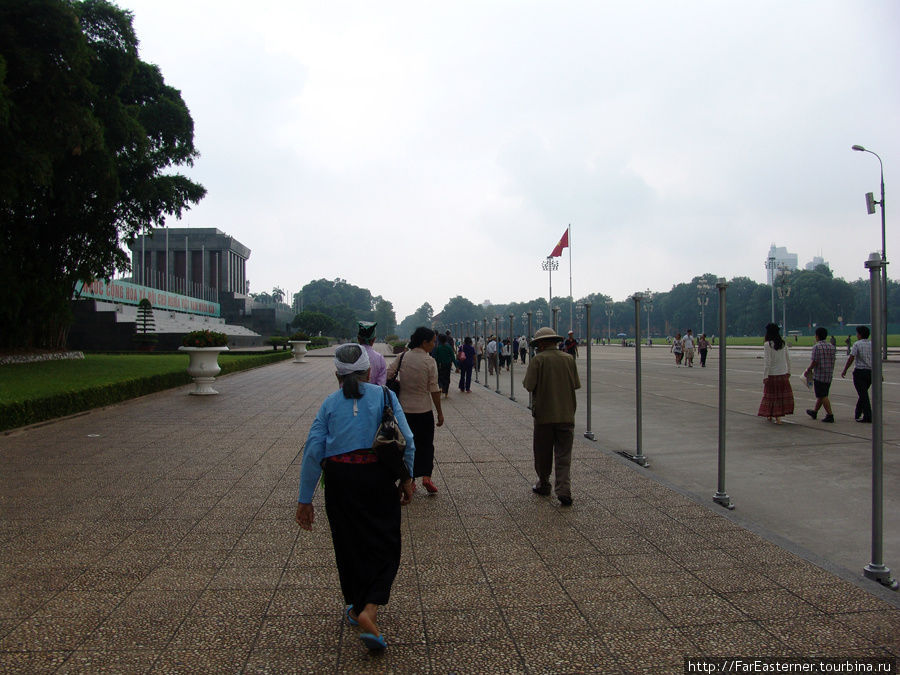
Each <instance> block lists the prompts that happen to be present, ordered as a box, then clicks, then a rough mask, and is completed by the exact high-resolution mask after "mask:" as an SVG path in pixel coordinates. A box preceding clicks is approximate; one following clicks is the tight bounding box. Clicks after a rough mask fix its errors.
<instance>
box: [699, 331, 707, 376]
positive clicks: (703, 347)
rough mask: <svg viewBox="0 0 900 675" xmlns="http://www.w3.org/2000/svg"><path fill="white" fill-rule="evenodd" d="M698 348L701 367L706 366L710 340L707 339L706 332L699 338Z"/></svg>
mask: <svg viewBox="0 0 900 675" xmlns="http://www.w3.org/2000/svg"><path fill="white" fill-rule="evenodd" d="M697 349H698V351H699V352H700V367H701V368H706V355H707V353H708V352H709V340H707V339H706V333H703V334H702V335H701V336H700V337H699V338H698V339H697Z"/></svg>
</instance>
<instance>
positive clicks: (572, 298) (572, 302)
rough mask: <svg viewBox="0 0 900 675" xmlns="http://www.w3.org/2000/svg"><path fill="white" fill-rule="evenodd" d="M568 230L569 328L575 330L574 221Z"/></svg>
mask: <svg viewBox="0 0 900 675" xmlns="http://www.w3.org/2000/svg"><path fill="white" fill-rule="evenodd" d="M566 232H568V239H569V330H574V328H573V325H574V324H573V323H572V321H573V318H572V317H573V316H574V315H575V296H574V295H572V223H569V227H568V228H567V229H566Z"/></svg>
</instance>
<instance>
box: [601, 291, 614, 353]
mask: <svg viewBox="0 0 900 675" xmlns="http://www.w3.org/2000/svg"><path fill="white" fill-rule="evenodd" d="M603 311H604V312H605V313H606V344H608V345H611V344H612V331H611V329H610V325H609V324H610V321H612V315H613V301H612V300H609V301H607V303H606V308H605V309H604V310H603Z"/></svg>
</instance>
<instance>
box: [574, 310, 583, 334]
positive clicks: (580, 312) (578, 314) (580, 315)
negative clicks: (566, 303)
mask: <svg viewBox="0 0 900 675" xmlns="http://www.w3.org/2000/svg"><path fill="white" fill-rule="evenodd" d="M575 316H576V317H578V335H577V336H576V337H577V338H579V339H580V338H581V332H582V328H581V320H582V319H583V318H584V305H583V304H581V303H580V302H579V303H578V304H577V305H575Z"/></svg>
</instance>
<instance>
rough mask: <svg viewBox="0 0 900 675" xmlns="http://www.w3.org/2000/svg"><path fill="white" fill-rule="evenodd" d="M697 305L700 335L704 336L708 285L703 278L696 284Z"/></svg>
mask: <svg viewBox="0 0 900 675" xmlns="http://www.w3.org/2000/svg"><path fill="white" fill-rule="evenodd" d="M697 304H698V305H700V334H701V335H706V306H707V305H708V304H709V283H708V282H707V281H706V279H703V278H701V279H700V281H698V282H697Z"/></svg>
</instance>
